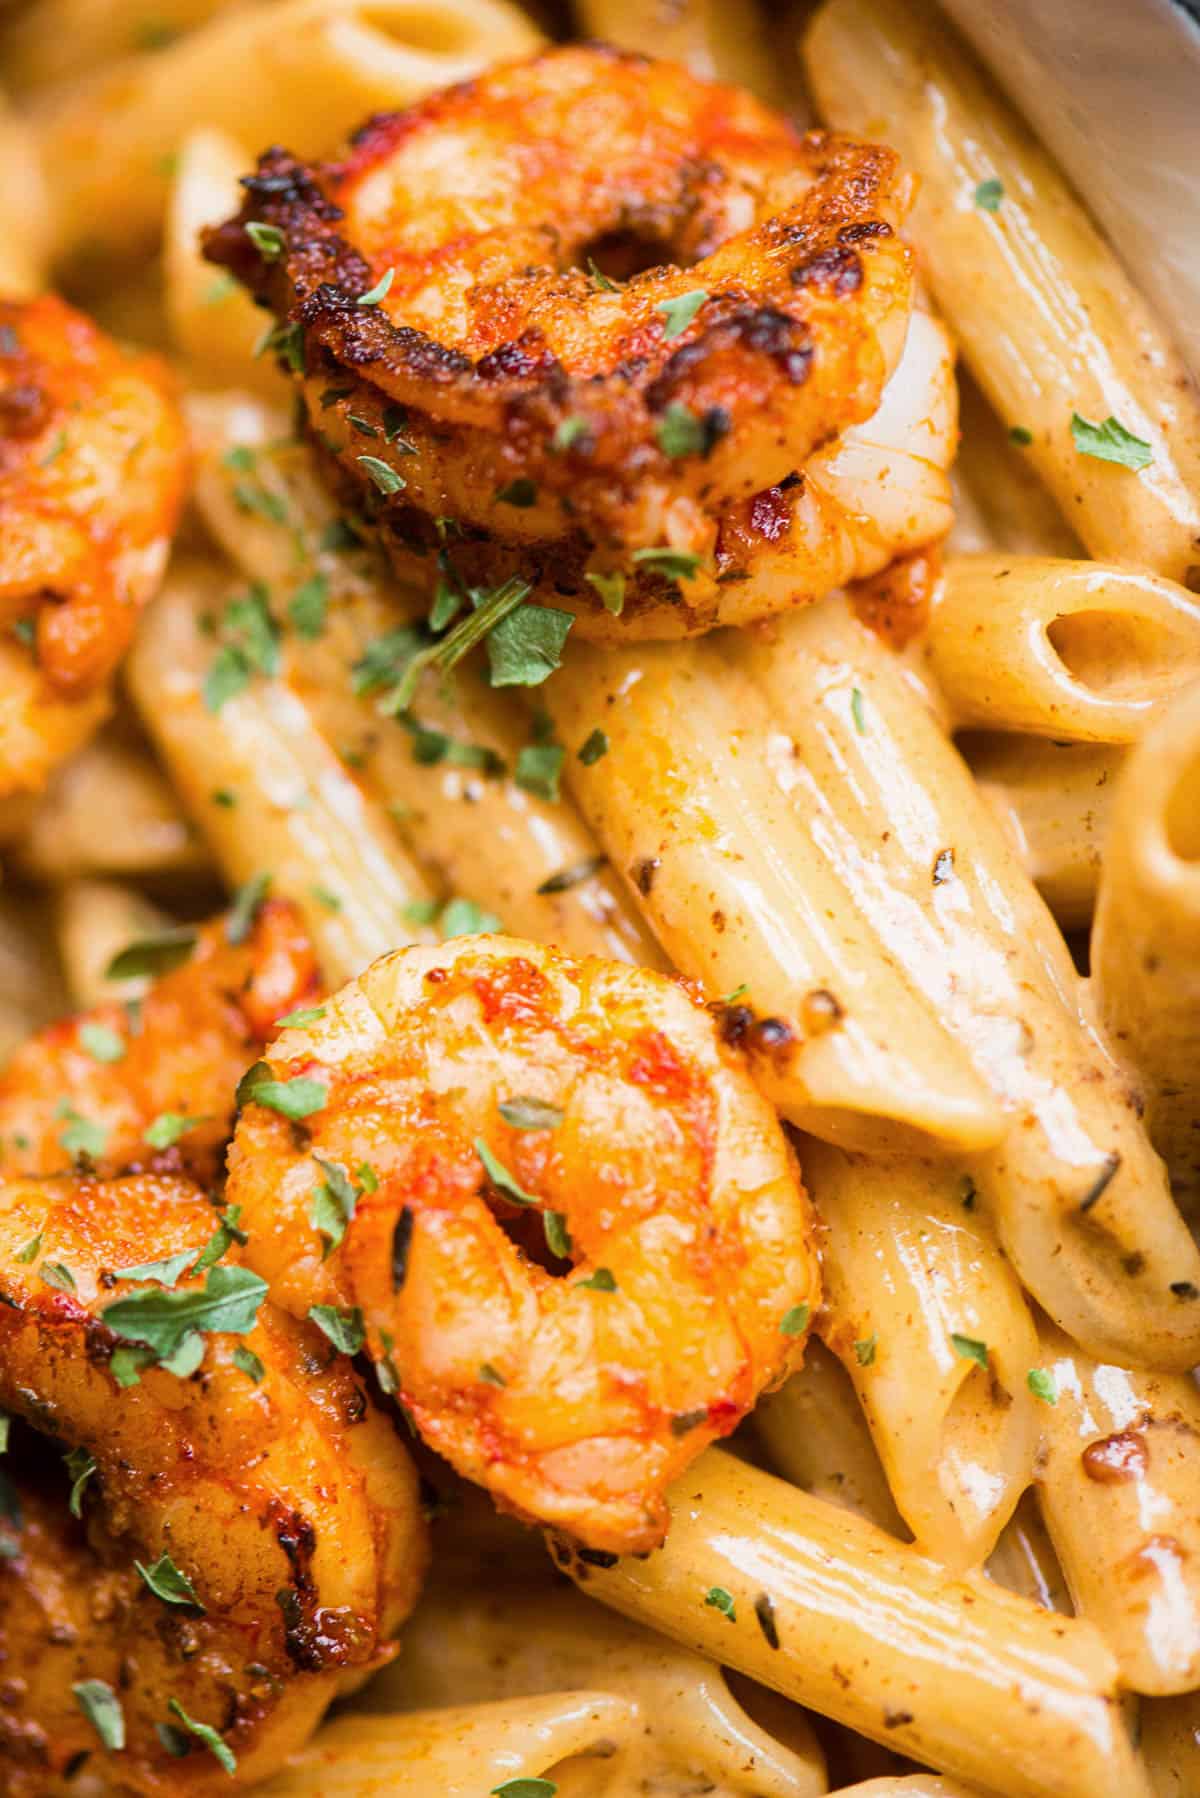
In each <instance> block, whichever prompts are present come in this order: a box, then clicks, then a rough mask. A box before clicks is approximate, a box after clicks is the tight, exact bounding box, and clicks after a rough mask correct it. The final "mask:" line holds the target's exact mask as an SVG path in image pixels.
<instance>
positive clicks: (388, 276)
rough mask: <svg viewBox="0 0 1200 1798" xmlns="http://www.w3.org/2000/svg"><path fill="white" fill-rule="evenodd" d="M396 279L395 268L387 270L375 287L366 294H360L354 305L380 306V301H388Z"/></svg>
mask: <svg viewBox="0 0 1200 1798" xmlns="http://www.w3.org/2000/svg"><path fill="white" fill-rule="evenodd" d="M395 279H396V271H395V269H394V268H389V269H385V271H384V272H383V274H382V275H380V277H379V279H378V281H376V283H375V285H374V287H372V288H370V289H368V291H367V292H366V293H360V294H359V296H358V298H357V299H356V300H355V302H354V304H355V305H356V306H378V304H379V302H380V300H386V299H387V296H388V294H389V293H390V292H391V287H392V282H393V281H394V280H395Z"/></svg>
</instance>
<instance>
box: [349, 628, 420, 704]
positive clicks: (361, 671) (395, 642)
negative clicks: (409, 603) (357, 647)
mask: <svg viewBox="0 0 1200 1798" xmlns="http://www.w3.org/2000/svg"><path fill="white" fill-rule="evenodd" d="M424 645H425V638H424V635H423V634H422V632H421V631H419V630H417V629H416V628H415V626H413V625H411V624H405V625H402V626H401V627H400V629H399V630H395V631H389V632H388V633H387V634H386V636H383V637H376V638H375V639H374V640H373V641H372V642H370V643H368V644H367V646H366V649H365V650H364V651H363V653H362V655H361V656H360V657H359V659H358V661H357V662H355V664H354V666H353V668H352V669H351V670H350V686H351V689H352V691H353V692H355V693H360V694H361V693H377V692H378V691H379V689H380V688H381V687H387V686H391V685H392V684H393V682H395V681H397V680H399V679H400V677H401V676H402V675H403V674H404V672H405V670H406V669H407V667H408V664H409V663H410V662H411V661H412V659H413V657H414V656H416V655H417V654H418V653H419V652H420V651H421V650H422V648H423V647H424Z"/></svg>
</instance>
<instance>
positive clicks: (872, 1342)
mask: <svg viewBox="0 0 1200 1798" xmlns="http://www.w3.org/2000/svg"><path fill="white" fill-rule="evenodd" d="M878 1341H879V1339H878V1337H877V1336H876V1335H875V1332H874V1331H873V1330H872V1332H871V1334H870V1335H869V1336H864V1337H863V1338H862V1340H861V1342H856V1343H855V1345H854V1358H855V1360H856V1361H857V1362H858V1365H859V1366H860V1367H873V1366H874V1364H875V1350H876V1347H877V1346H878Z"/></svg>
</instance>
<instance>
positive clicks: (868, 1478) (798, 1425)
mask: <svg viewBox="0 0 1200 1798" xmlns="http://www.w3.org/2000/svg"><path fill="white" fill-rule="evenodd" d="M754 1431H755V1434H756V1435H757V1437H758V1438H759V1440H760V1442H761V1443H762V1445H763V1447H764V1448H765V1449H766V1451H767V1457H768V1459H769V1461H770V1462H771V1465H772V1466H773V1468H774V1470H775V1471H776V1472H777V1473H780V1474H782V1475H783V1477H784V1478H785V1479H788V1480H791V1482H792V1484H793V1485H796V1486H799V1487H801V1488H802V1490H803V1491H805V1492H810V1493H811V1494H812V1495H813V1497H814V1498H823V1499H825V1500H827V1501H828V1503H830V1504H834V1505H840V1506H841V1507H842V1509H843V1510H846V1511H852V1512H853V1513H854V1515H855V1516H856V1517H865V1518H866V1519H867V1521H868V1522H869V1523H874V1524H878V1526H879V1528H880V1529H882V1530H887V1532H888V1533H889V1535H893V1536H896V1537H898V1538H901V1539H903V1537H904V1535H905V1529H904V1524H903V1522H902V1520H901V1517H900V1513H899V1511H897V1509H896V1504H895V1500H894V1499H893V1497H892V1495H891V1492H890V1491H889V1489H888V1482H887V1476H886V1475H885V1473H884V1471H883V1467H882V1465H881V1463H880V1460H879V1455H878V1453H877V1451H876V1448H875V1445H874V1443H873V1442H872V1441H871V1433H870V1431H869V1430H868V1428H867V1422H866V1419H865V1417H864V1416H863V1414H862V1408H861V1406H860V1405H859V1402H858V1395H857V1394H856V1392H855V1390H854V1388H853V1386H852V1385H851V1383H850V1377H849V1375H848V1374H847V1373H846V1371H845V1370H844V1368H843V1367H842V1365H841V1363H840V1362H839V1361H838V1360H837V1358H836V1357H835V1356H834V1355H832V1354H831V1353H830V1352H829V1350H828V1349H827V1348H826V1347H825V1345H824V1343H822V1342H821V1341H819V1340H817V1339H815V1338H814V1339H813V1340H811V1341H810V1342H809V1343H808V1344H807V1345H806V1346H805V1350H804V1365H803V1367H801V1368H800V1369H799V1371H798V1372H796V1373H794V1374H792V1376H791V1377H790V1379H788V1380H786V1381H785V1382H784V1384H783V1385H782V1386H781V1387H780V1388H779V1390H778V1392H771V1393H768V1394H767V1396H766V1397H765V1398H763V1399H760V1400H759V1403H758V1408H757V1410H756V1411H755V1413H754Z"/></svg>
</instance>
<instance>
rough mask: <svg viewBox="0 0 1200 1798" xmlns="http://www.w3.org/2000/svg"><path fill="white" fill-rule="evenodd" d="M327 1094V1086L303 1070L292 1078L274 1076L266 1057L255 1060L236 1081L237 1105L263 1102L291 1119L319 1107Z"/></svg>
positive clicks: (302, 1116) (307, 1113)
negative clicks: (308, 1077) (265, 1059)
mask: <svg viewBox="0 0 1200 1798" xmlns="http://www.w3.org/2000/svg"><path fill="white" fill-rule="evenodd" d="M328 1097H329V1088H328V1087H327V1086H325V1085H324V1084H323V1083H322V1082H321V1081H320V1080H309V1079H307V1078H306V1077H305V1076H304V1075H303V1074H301V1075H300V1076H298V1078H296V1079H295V1080H276V1079H275V1078H274V1076H273V1075H272V1073H271V1070H270V1067H269V1066H268V1065H267V1063H266V1062H265V1061H257V1062H255V1064H254V1066H253V1067H252V1068H251V1069H250V1070H249V1071H248V1072H247V1073H245V1074H243V1075H242V1078H241V1079H240V1080H239V1082H238V1088H237V1101H238V1104H239V1106H240V1105H265V1106H266V1107H267V1109H268V1110H269V1111H277V1112H278V1113H279V1115H280V1117H285V1118H291V1120H292V1121H293V1123H296V1122H298V1121H299V1120H300V1119H301V1118H307V1117H311V1116H312V1115H313V1113H314V1112H316V1111H320V1110H321V1109H322V1107H323V1106H324V1104H325V1101H326V1099H327V1098H328Z"/></svg>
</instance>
